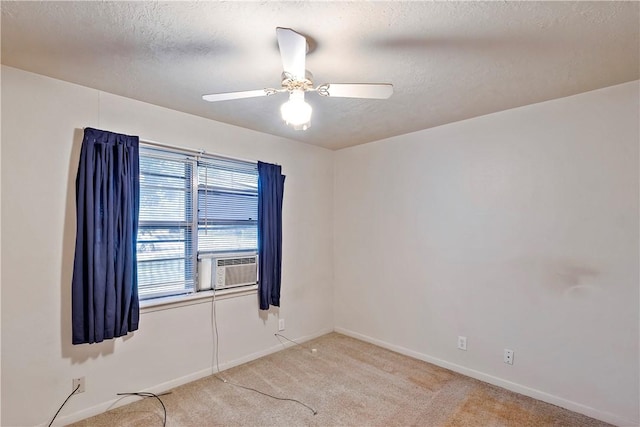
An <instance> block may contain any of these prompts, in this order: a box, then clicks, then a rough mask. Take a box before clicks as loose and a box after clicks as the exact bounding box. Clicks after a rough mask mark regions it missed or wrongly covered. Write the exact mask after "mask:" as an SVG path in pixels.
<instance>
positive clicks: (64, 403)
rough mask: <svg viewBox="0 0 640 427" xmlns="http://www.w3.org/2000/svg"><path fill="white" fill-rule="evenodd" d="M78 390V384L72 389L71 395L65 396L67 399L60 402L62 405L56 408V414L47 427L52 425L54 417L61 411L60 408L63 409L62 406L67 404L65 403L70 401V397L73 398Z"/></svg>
mask: <svg viewBox="0 0 640 427" xmlns="http://www.w3.org/2000/svg"><path fill="white" fill-rule="evenodd" d="M79 388H80V384H78V385H77V386H76V388H74V389H73V391H72V392H71V394H70V395H69V396H67V398H66V399H65V400H64V402H62V405H60V407H59V408H58V410H57V411H56V414H55V415H54V416H53V418H52V419H51V422H50V423H49V427H51V425H52V424H53V422H54V421H55V420H56V417H57V416H58V414H59V413H60V411H62V408H63V407H64V405H66V404H67V401H69V399H71V396H73V395H74V394H76V391H78V389H79Z"/></svg>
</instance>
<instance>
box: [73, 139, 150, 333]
mask: <svg viewBox="0 0 640 427" xmlns="http://www.w3.org/2000/svg"><path fill="white" fill-rule="evenodd" d="M138 146H139V140H138V137H137V136H128V135H120V134H116V133H112V132H107V131H102V130H98V129H92V128H87V129H85V131H84V140H83V142H82V150H81V154H80V164H79V166H78V174H77V177H76V215H77V224H76V247H75V260H74V265H73V280H72V284H71V291H72V334H73V337H72V342H73V344H83V343H97V342H101V341H103V340H105V339H110V338H115V337H119V336H123V335H126V334H127V333H128V332H131V331H135V330H136V329H138V321H139V315H140V309H139V303H138V285H137V263H136V235H137V232H138V211H139V151H138V150H139V148H138Z"/></svg>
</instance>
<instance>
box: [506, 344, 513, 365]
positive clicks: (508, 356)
mask: <svg viewBox="0 0 640 427" xmlns="http://www.w3.org/2000/svg"><path fill="white" fill-rule="evenodd" d="M504 363H508V364H509V365H513V350H509V349H508V348H505V349H504Z"/></svg>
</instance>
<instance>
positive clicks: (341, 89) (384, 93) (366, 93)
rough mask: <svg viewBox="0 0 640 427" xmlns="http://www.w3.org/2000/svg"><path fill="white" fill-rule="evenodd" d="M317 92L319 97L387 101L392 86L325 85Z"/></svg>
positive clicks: (381, 84) (364, 84) (363, 84)
mask: <svg viewBox="0 0 640 427" xmlns="http://www.w3.org/2000/svg"><path fill="white" fill-rule="evenodd" d="M319 92H320V94H321V95H325V96H331V97H340V98H370V99H387V98H389V97H390V96H391V95H392V94H393V85H392V84H389V83H380V84H369V83H325V84H323V85H321V86H320V87H319ZM324 92H326V94H325V93H324Z"/></svg>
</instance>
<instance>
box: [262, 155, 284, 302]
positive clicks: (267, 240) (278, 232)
mask: <svg viewBox="0 0 640 427" xmlns="http://www.w3.org/2000/svg"><path fill="white" fill-rule="evenodd" d="M284 179H285V176H284V175H282V172H281V167H280V166H278V165H272V164H269V163H263V162H258V255H259V256H258V263H259V267H258V276H259V277H258V294H259V297H260V310H268V309H269V306H270V305H273V306H276V307H279V306H280V282H281V278H282V200H283V195H284Z"/></svg>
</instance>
